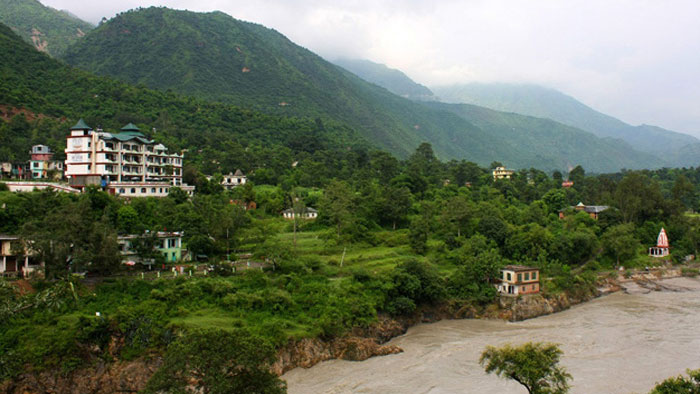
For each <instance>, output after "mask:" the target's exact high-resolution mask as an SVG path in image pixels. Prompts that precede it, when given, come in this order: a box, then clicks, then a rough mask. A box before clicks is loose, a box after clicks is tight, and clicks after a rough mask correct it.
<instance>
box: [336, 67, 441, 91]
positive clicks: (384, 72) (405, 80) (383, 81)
mask: <svg viewBox="0 0 700 394" xmlns="http://www.w3.org/2000/svg"><path fill="white" fill-rule="evenodd" d="M333 63H335V64H337V65H338V66H340V67H342V68H344V69H346V70H348V71H350V72H351V73H353V74H355V75H357V76H358V77H360V78H362V79H364V80H365V81H367V82H371V83H373V84H375V85H379V86H381V87H383V88H385V89H386V90H388V91H390V92H391V93H394V94H396V95H399V96H401V97H405V98H407V99H411V100H420V101H434V100H436V97H435V95H433V92H431V91H430V89H428V88H427V87H425V86H423V85H421V84H419V83H416V82H414V81H413V80H412V79H411V78H409V77H408V76H407V75H406V74H404V73H403V72H401V71H400V70H396V69H393V68H389V67H387V66H386V65H384V64H380V63H375V62H371V61H369V60H364V59H348V58H340V59H337V60H335V61H334V62H333Z"/></svg>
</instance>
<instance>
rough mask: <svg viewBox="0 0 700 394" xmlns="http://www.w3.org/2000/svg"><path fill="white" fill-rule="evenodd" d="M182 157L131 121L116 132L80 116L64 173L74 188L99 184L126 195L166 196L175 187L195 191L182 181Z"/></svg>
mask: <svg viewBox="0 0 700 394" xmlns="http://www.w3.org/2000/svg"><path fill="white" fill-rule="evenodd" d="M182 159H183V155H181V154H180V155H178V154H176V153H168V149H167V148H166V147H165V146H163V145H162V144H157V143H156V142H155V141H153V140H149V139H148V138H146V136H145V135H143V133H141V130H139V128H138V127H136V126H135V125H133V124H132V123H129V124H128V125H126V126H124V127H122V128H121V130H120V132H119V133H116V134H115V133H107V132H104V131H102V130H100V129H97V130H92V128H90V127H89V126H88V125H87V124H85V122H84V121H83V120H82V119H80V120H79V121H78V123H77V124H76V125H75V126H73V127H71V129H70V136H68V140H67V146H66V165H65V176H66V178H67V179H68V183H69V184H70V185H71V186H72V187H75V188H79V189H82V188H83V187H85V186H87V185H97V186H101V187H102V188H103V189H105V190H107V191H108V192H110V193H112V194H117V195H121V196H124V197H145V196H167V195H168V192H169V191H170V188H171V187H173V186H177V187H180V188H182V189H184V190H185V191H187V192H192V190H193V187H192V186H187V185H184V184H183V183H182Z"/></svg>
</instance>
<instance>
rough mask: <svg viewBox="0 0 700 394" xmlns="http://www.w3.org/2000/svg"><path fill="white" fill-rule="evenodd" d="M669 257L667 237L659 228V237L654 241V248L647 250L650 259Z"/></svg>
mask: <svg viewBox="0 0 700 394" xmlns="http://www.w3.org/2000/svg"><path fill="white" fill-rule="evenodd" d="M668 255H669V246H668V236H666V230H664V229H663V227H662V228H661V231H660V232H659V237H658V238H657V239H656V246H652V247H651V248H649V256H651V257H666V256H668Z"/></svg>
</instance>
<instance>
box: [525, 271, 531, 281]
mask: <svg viewBox="0 0 700 394" xmlns="http://www.w3.org/2000/svg"><path fill="white" fill-rule="evenodd" d="M525 280H530V273H529V272H526V273H525Z"/></svg>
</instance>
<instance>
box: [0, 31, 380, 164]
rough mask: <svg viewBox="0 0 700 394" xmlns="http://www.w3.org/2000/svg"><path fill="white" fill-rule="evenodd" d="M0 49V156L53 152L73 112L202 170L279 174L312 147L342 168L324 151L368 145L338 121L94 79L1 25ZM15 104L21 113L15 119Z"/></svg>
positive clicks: (13, 157)
mask: <svg viewBox="0 0 700 394" xmlns="http://www.w3.org/2000/svg"><path fill="white" fill-rule="evenodd" d="M0 53H2V54H3V57H2V62H0V116H1V117H2V118H3V120H8V122H4V121H0V161H5V160H26V159H27V158H26V155H27V152H28V151H29V147H30V146H31V145H32V144H39V143H42V144H47V145H49V146H51V147H52V148H53V149H54V151H56V152H59V156H60V152H62V151H63V149H64V148H65V137H66V134H67V132H68V127H70V126H71V125H72V124H73V123H74V122H75V121H76V120H77V119H78V118H80V117H82V118H84V119H85V120H86V121H87V123H88V124H89V125H91V126H93V127H97V126H102V127H103V128H105V130H108V131H109V130H114V129H117V128H119V127H121V126H123V125H124V124H126V123H128V122H134V123H136V124H137V125H139V126H140V127H141V128H142V129H143V130H150V131H147V132H146V133H147V134H148V135H149V137H155V138H157V139H158V140H159V141H160V142H163V143H164V144H165V145H166V146H168V147H169V148H171V149H173V150H177V151H179V150H180V149H187V150H188V153H187V160H188V163H189V164H192V163H194V164H198V165H200V166H201V168H202V169H203V170H204V171H207V173H213V172H215V171H232V170H235V169H236V168H242V169H244V170H246V171H247V170H250V169H252V168H260V169H262V168H265V169H270V172H271V173H273V174H282V173H283V172H284V171H285V170H286V169H287V168H289V167H290V165H291V163H292V162H293V161H298V160H300V158H303V157H308V156H309V155H310V154H312V153H315V152H320V153H324V154H325V156H328V163H326V166H331V165H332V163H331V162H332V161H335V162H337V163H335V166H337V167H343V166H344V164H343V163H342V162H340V161H341V160H343V157H341V156H339V155H333V154H332V153H331V151H333V150H338V151H342V152H348V153H347V154H351V153H352V152H353V150H352V149H351V148H352V147H359V148H363V147H367V146H368V144H367V143H366V141H364V140H363V139H362V137H361V136H359V135H358V134H357V133H356V132H354V131H353V130H352V129H350V128H348V127H347V126H344V125H341V124H339V123H338V122H332V121H320V120H318V121H315V120H313V119H296V118H287V117H280V116H274V115H267V114H262V113H260V112H254V111H250V110H246V109H241V108H239V107H235V106H232V105H224V104H212V103H208V102H205V101H202V100H199V99H193V98H189V97H186V96H180V95H177V94H175V93H164V92H158V91H155V90H150V89H147V88H144V87H138V86H131V85H128V84H126V83H124V82H118V81H115V80H112V79H110V78H105V77H96V76H93V75H91V74H89V73H87V72H84V71H80V70H77V69H74V68H71V67H69V66H66V65H65V64H63V63H61V62H59V61H57V60H54V59H52V58H50V57H49V56H48V55H46V54H44V53H41V52H38V51H36V50H35V49H34V48H32V47H31V46H30V45H29V44H27V43H25V42H24V41H23V40H22V39H21V38H20V37H19V36H17V35H16V34H14V33H13V32H12V31H11V30H10V29H9V28H8V27H6V26H4V25H2V24H0ZM17 109H26V110H28V111H29V113H28V115H29V116H24V115H18V116H15V115H16V113H17V112H18V110H17ZM152 128H153V130H152ZM156 133H157V134H156ZM365 154H366V153H365ZM302 162H304V160H302Z"/></svg>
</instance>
